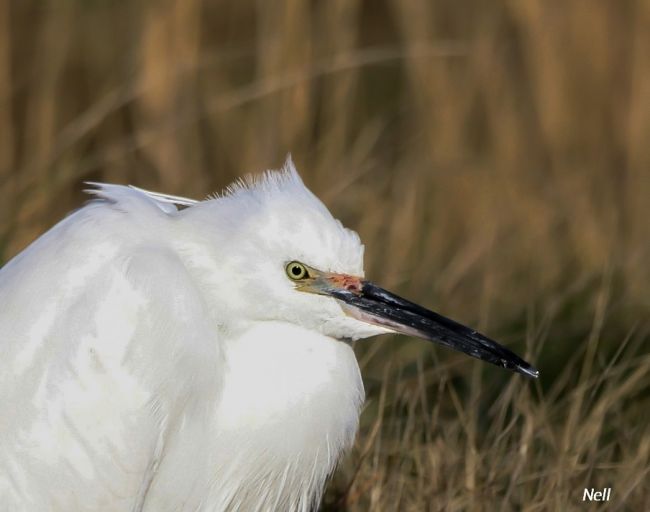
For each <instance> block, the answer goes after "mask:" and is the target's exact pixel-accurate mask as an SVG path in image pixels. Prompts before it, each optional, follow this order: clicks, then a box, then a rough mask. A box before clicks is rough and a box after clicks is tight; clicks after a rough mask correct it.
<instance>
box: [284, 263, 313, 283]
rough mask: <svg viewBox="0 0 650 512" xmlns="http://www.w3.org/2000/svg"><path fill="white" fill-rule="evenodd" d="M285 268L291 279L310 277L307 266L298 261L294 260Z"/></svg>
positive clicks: (297, 279)
mask: <svg viewBox="0 0 650 512" xmlns="http://www.w3.org/2000/svg"><path fill="white" fill-rule="evenodd" d="M285 270H286V272H287V276H289V279H293V280H294V281H299V280H300V279H305V278H307V277H309V272H307V268H306V267H305V266H304V265H303V264H302V263H300V262H298V261H292V262H290V263H288V264H287V266H286V269H285Z"/></svg>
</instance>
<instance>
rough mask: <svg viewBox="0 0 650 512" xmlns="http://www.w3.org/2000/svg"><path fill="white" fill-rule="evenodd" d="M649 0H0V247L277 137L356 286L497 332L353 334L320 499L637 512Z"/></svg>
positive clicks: (18, 244) (244, 155) (264, 161)
mask: <svg viewBox="0 0 650 512" xmlns="http://www.w3.org/2000/svg"><path fill="white" fill-rule="evenodd" d="M649 50H650V3H649V2H648V1H646V0H616V1H614V0H612V1H603V2H590V1H587V0H569V1H566V2H552V1H551V2H549V1H544V0H500V1H497V2H481V1H479V0H460V1H457V2H445V1H441V0H377V1H375V0H372V1H371V0H366V1H361V0H331V1H321V2H318V1H310V2H308V1H305V0H286V1H285V2H253V1H241V2H227V1H225V0H221V1H212V2H210V1H207V0H167V1H153V0H140V1H132V2H112V1H108V0H62V1H53V0H52V1H45V0H13V1H9V0H0V77H1V79H0V257H1V258H2V260H4V261H6V260H7V259H8V258H10V257H11V256H13V255H14V254H16V253H17V252H18V251H19V250H20V249H21V248H23V247H24V246H25V245H26V244H27V243H29V242H30V241H31V240H33V239H34V238H35V237H36V236H38V235H39V234H40V233H42V232H43V231H44V230H46V229H47V228H48V227H50V226H51V225H52V224H53V223H54V222H56V221H57V220H58V219H59V218H60V217H62V216H63V215H64V214H65V213H66V212H68V211H69V210H71V209H73V208H76V207H78V206H79V205H80V204H82V201H83V200H84V196H83V194H82V192H81V190H82V189H83V183H82V182H83V181H84V180H96V181H111V182H119V183H132V184H135V185H138V186H141V187H145V188H152V189H157V190H161V191H165V192H168V193H173V194H184V195H188V196H193V197H202V196H205V195H207V194H208V193H210V192H213V191H215V190H220V189H221V188H222V187H223V186H225V185H227V184H228V183H229V182H230V181H232V180H233V179H235V178H236V177H238V176H240V175H242V174H244V173H249V172H256V171H259V170H262V169H265V168H269V167H278V166H279V165H281V164H282V162H283V160H284V156H285V155H286V154H287V153H288V152H292V153H293V156H294V160H295V161H296V163H297V165H298V167H299V169H300V170H301V173H302V175H303V177H304V179H305V181H306V183H307V184H308V185H309V186H310V187H311V188H312V189H313V190H314V191H315V192H317V194H318V195H319V196H320V197H321V198H322V199H323V200H324V201H325V203H326V204H327V205H328V206H329V207H330V208H331V210H332V211H333V212H334V213H335V215H336V216H338V217H339V218H341V219H342V220H343V221H344V223H345V224H347V225H348V226H350V227H352V228H354V229H356V230H357V231H359V233H360V234H361V236H362V239H363V240H364V241H365V243H366V247H367V250H366V269H367V275H368V276H369V277H371V278H372V279H374V280H375V281H378V282H381V283H382V284H383V285H385V286H386V287H389V288H392V289H394V290H396V291H398V292H400V293H401V294H402V295H405V296H407V297H410V298H413V299H414V300H417V301H419V302H421V303H424V304H426V305H429V306H431V307H434V308H435V309H437V310H438V311H440V312H441V313H443V314H446V315H449V316H452V317H454V318H457V319H458V320H460V321H462V322H464V323H467V324H471V325H475V326H477V327H479V328H481V329H482V330H484V331H486V332H487V333H488V334H490V335H491V336H492V337H494V338H496V339H499V340H501V341H503V342H504V343H506V344H509V345H510V346H512V347H513V348H514V349H516V350H517V351H519V352H520V353H522V354H526V356H527V359H529V360H531V361H532V362H534V363H535V364H536V365H537V366H538V367H539V368H540V370H541V378H540V379H539V381H537V382H531V381H528V380H526V379H524V378H523V377H521V376H516V375H515V376H512V375H510V374H507V373H506V372H505V371H502V370H499V369H498V368H495V367H492V366H487V365H484V364H481V363H476V362H473V361H472V360H470V359H469V358H467V357H465V356H460V355H456V354H453V353H449V352H448V351H446V350H444V349H441V348H432V346H431V345H429V344H426V343H425V342H422V341H416V340H405V339H400V340H398V339H382V340H377V341H375V342H363V343H359V344H358V346H357V347H356V348H357V350H358V354H359V357H360V361H361V364H362V369H363V373H364V377H365V379H366V385H367V390H368V395H369V400H368V406H367V408H366V410H365V412H364V415H363V417H362V428H361V432H360V436H359V439H358V442H357V445H356V447H355V449H354V451H353V453H352V454H351V456H350V457H348V459H346V461H345V463H344V464H343V465H342V466H341V468H340V470H339V472H338V473H337V474H336V475H335V477H334V478H333V480H332V484H331V485H330V488H329V491H328V495H327V499H326V503H325V505H324V508H325V509H327V510H350V511H363V510H381V511H384V510H386V511H390V510H396V511H397V510H399V511H403V510H406V511H420V510H562V511H564V510H572V509H576V510H577V509H583V508H586V507H587V506H594V504H591V505H588V504H585V503H583V502H582V493H583V490H584V488H585V487H601V488H602V487H606V486H607V487H612V489H613V490H612V499H611V502H610V503H609V504H608V509H611V510H648V509H649V508H650V427H649V422H648V419H647V411H648V410H649V406H650V355H649V348H650V315H649V311H650V144H649V143H648V141H649V140H650V59H649V58H648V55H649Z"/></svg>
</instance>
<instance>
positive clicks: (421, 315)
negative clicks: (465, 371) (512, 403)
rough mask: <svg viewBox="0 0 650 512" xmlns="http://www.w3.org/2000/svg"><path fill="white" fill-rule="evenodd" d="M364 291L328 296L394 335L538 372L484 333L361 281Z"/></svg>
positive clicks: (516, 369) (338, 291) (334, 292)
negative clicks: (420, 340)
mask: <svg viewBox="0 0 650 512" xmlns="http://www.w3.org/2000/svg"><path fill="white" fill-rule="evenodd" d="M360 284H361V288H360V289H358V288H357V289H356V290H349V289H345V288H337V289H332V288H330V289H329V290H328V291H329V294H330V295H332V296H334V297H336V298H337V299H338V300H340V301H341V302H343V303H345V304H346V305H347V307H348V308H349V310H350V313H352V314H353V315H354V316H357V317H358V318H359V319H361V320H364V321H366V322H370V323H373V324H376V325H381V326H383V327H387V328H389V329H391V330H393V331H395V332H399V333H403V334H408V335H412V336H417V337H419V338H424V339H427V340H430V341H436V342H438V343H441V344H443V345H445V346H447V347H450V348H453V349H455V350H459V351H461V352H464V353H465V354H468V355H470V356H472V357H476V358H477V359H481V360H483V361H487V362H489V363H492V364H495V365H497V366H501V367H503V368H507V369H508V370H511V371H513V372H518V373H521V374H523V375H526V376H528V377H534V378H537V377H538V376H539V372H538V371H537V370H536V369H535V368H533V367H532V366H531V365H530V364H528V363H527V362H526V361H524V360H523V359H521V358H520V357H519V356H518V355H517V354H515V353H514V352H512V351H510V350H508V349H507V348H505V347H503V346H501V345H499V344H498V343H497V342H495V341H493V340H491V339H490V338H488V337H487V336H484V335H482V334H481V333H479V332H477V331H475V330H473V329H470V328H469V327H465V326H464V325H461V324H459V323H457V322H455V321H453V320H451V319H449V318H446V317H444V316H442V315H439V314H438V313H435V312H433V311H430V310H428V309H425V308H423V307H422V306H418V305H417V304H414V303H413V302H410V301H408V300H406V299H403V298H402V297H399V296H397V295H395V294H393V293H390V292H389V291H386V290H384V289H383V288H380V287H379V286H376V285H374V284H373V283H370V282H368V281H361V283H360Z"/></svg>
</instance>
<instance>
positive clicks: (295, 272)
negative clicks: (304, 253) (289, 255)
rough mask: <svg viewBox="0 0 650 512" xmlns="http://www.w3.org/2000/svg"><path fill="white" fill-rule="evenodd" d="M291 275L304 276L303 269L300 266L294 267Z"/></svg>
mask: <svg viewBox="0 0 650 512" xmlns="http://www.w3.org/2000/svg"><path fill="white" fill-rule="evenodd" d="M291 273H292V274H293V275H294V276H299V275H300V274H302V269H301V268H300V267H299V266H298V265H294V266H293V267H291Z"/></svg>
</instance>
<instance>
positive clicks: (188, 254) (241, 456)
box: [0, 160, 532, 512]
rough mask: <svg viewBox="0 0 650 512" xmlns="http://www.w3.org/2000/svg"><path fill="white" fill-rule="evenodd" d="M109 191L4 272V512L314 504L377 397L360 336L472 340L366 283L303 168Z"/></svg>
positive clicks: (0, 468) (0, 447)
mask: <svg viewBox="0 0 650 512" xmlns="http://www.w3.org/2000/svg"><path fill="white" fill-rule="evenodd" d="M92 193H93V194H94V195H95V199H94V200H93V201H91V202H90V203H89V204H87V205H86V206H84V207H83V208H81V209H80V210H78V211H76V212H75V213H73V214H72V215H70V216H69V217H67V218H66V219H64V220H63V221H61V222H60V223H59V224H57V225H56V226H55V227H54V228H52V229H51V230H50V231H48V232H47V233H46V234H44V235H43V236H41V237H40V238H39V239H38V240H36V241H35V242H34V243H33V244H32V245H31V246H29V247H28V248H27V249H25V250H24V251H23V252H22V253H21V254H19V255H18V256H16V257H15V258H14V259H13V260H12V261H10V262H9V263H8V264H7V265H6V266H5V267H4V268H2V270H0V303H1V304H2V308H1V309H0V365H1V366H2V367H1V371H0V403H1V404H2V408H3V410H2V414H0V461H1V462H2V463H1V464H0V510H7V511H12V512H13V511H39V512H41V511H50V510H52V511H59V510H60V511H66V512H69V511H94V512H97V511H111V512H113V511H122V510H124V511H156V512H158V511H226V510H242V511H249V510H250V511H274V510H282V511H307V510H310V509H311V508H312V507H314V506H316V505H317V504H318V503H319V501H320V498H321V495H322V491H323V488H324V485H325V481H326V479H327V477H328V475H329V474H330V473H331V471H332V470H333V469H334V467H335V464H336V462H337V460H338V459H339V457H340V455H341V454H342V452H343V451H344V450H345V448H346V447H349V446H350V445H351V443H352V442H353V439H354V435H355V432H356V430H357V424H358V414H359V409H360V407H361V404H362V402H363V399H364V392H363V385H362V382H361V378H360V375H359V368H358V365H357V362H356V359H355V357H354V354H353V352H352V350H351V348H350V346H349V345H348V343H347V342H348V341H349V340H351V339H358V338H364V337H368V336H372V335H375V334H380V333H385V332H391V331H401V332H408V333H411V334H417V335H421V336H424V337H432V336H437V337H438V338H439V339H440V340H441V341H443V343H445V342H446V344H448V345H454V343H455V341H454V340H456V339H460V338H458V337H456V338H454V337H453V336H452V335H451V334H449V337H448V338H445V336H446V334H445V333H446V332H447V331H449V332H451V331H454V330H455V329H460V328H461V327H460V326H458V325H457V324H453V325H451V326H450V325H447V324H445V325H444V328H445V329H447V331H435V329H434V327H436V325H437V324H435V322H438V321H439V320H440V318H443V317H439V318H438V317H435V318H434V317H431V316H427V315H428V314H429V313H430V314H431V315H435V314H434V313H431V312H426V310H424V309H422V308H420V309H419V310H417V309H414V308H417V306H415V305H413V304H411V303H409V302H407V301H403V299H400V298H398V297H396V296H394V295H392V294H389V293H388V292H385V291H384V290H381V289H379V288H377V287H375V286H374V285H372V284H371V283H367V282H365V281H363V280H361V279H360V278H361V277H362V275H363V246H362V245H361V243H360V241H359V237H358V236H357V235H356V233H354V232H352V231H350V230H348V229H346V228H344V227H343V226H342V225H341V223H340V222H339V221H337V220H335V219H334V218H333V217H332V215H331V214H330V213H329V211H328V210H327V209H326V208H325V206H324V205H323V204H322V203H321V202H320V201H319V200H318V199H317V198H316V197H315V196H314V195H313V194H312V193H311V192H309V191H308V190H307V189H306V188H305V187H304V185H303V183H302V181H301V180H300V178H299V177H298V175H297V173H296V171H295V169H294V167H293V164H292V163H291V161H290V160H288V161H287V164H286V165H285V168H284V169H283V170H282V171H281V172H268V173H266V174H265V175H264V176H263V177H261V178H260V179H258V180H255V181H250V180H249V181H248V182H246V183H243V182H242V183H239V184H236V185H234V186H232V187H231V188H229V189H228V190H227V192H226V193H225V195H223V196H221V197H216V198H213V199H209V200H206V201H201V202H195V201H192V200H189V199H184V198H178V197H174V196H166V195H164V194H157V193H150V192H147V191H143V190H140V189H136V188H130V187H125V186H118V185H96V188H95V189H94V190H92ZM175 205H183V206H185V207H186V208H184V209H182V210H178V209H177V208H176V206H175ZM290 262H293V263H290ZM296 262H302V263H296ZM303 263H304V265H303ZM303 270H304V272H305V273H304V275H303V274H302V271H303ZM292 272H293V274H292ZM298 274H300V276H299V275H298ZM400 301H401V302H400ZM423 311H424V312H425V313H423ZM400 315H401V316H400ZM418 315H419V316H418ZM423 315H424V316H423ZM425 317H426V318H425ZM443 320H444V319H443ZM418 322H419V323H418ZM427 322H428V323H427ZM434 324H435V325H434ZM436 328H437V327H436ZM463 329H465V328H463ZM441 332H442V334H441ZM454 332H455V331H454ZM459 332H460V333H461V334H462V335H463V336H464V338H462V339H470V338H472V336H474V337H476V336H480V335H478V334H477V333H474V331H470V330H467V332H465V331H459ZM472 339H473V338H472ZM465 341H466V340H465ZM488 341H489V340H488ZM476 343H478V342H476ZM481 343H483V342H482V341H481ZM463 347H464V346H463ZM463 347H460V348H461V350H464V351H465V352H468V353H471V355H474V356H476V357H482V358H484V359H488V360H491V361H492V362H495V361H496V362H497V364H501V365H503V366H508V365H510V366H508V367H510V368H514V369H515V370H517V371H522V372H524V373H529V374H530V373H531V371H532V370H530V369H527V368H526V367H525V366H522V365H526V363H524V362H523V361H521V360H517V361H516V362H515V363H512V362H510V359H509V358H510V357H511V355H512V356H513V357H515V358H516V356H514V354H511V353H509V351H506V352H505V354H506V355H505V356H503V355H500V356H498V357H500V358H501V359H498V360H497V359H495V358H497V356H495V355H494V354H492V353H490V354H488V355H487V356H486V355H485V354H484V353H482V352H481V350H483V351H485V350H487V349H485V348H484V347H483V348H481V347H479V348H477V349H472V350H474V352H472V351H471V350H470V349H467V348H466V347H464V348H463ZM502 350H505V349H502ZM499 354H501V353H499ZM490 358H491V359H490Z"/></svg>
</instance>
